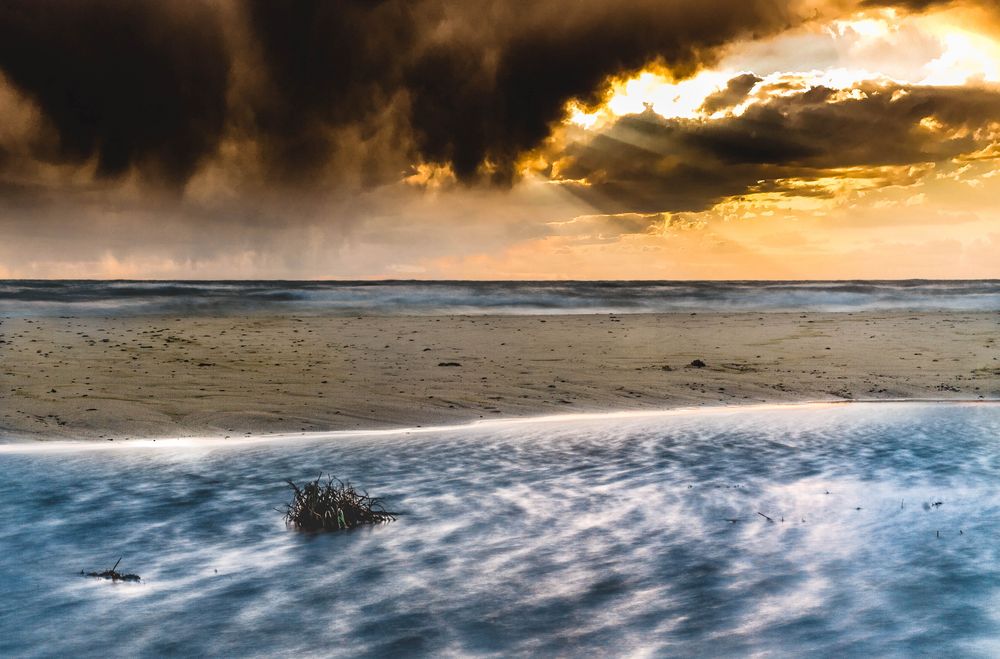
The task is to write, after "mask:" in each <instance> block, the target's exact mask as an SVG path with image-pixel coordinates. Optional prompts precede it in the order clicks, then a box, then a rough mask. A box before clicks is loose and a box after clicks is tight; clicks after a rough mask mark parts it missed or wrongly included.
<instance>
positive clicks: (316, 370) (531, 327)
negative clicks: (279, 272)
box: [0, 312, 1000, 440]
mask: <svg viewBox="0 0 1000 659" xmlns="http://www.w3.org/2000/svg"><path fill="white" fill-rule="evenodd" d="M998 337H1000V314H998V313H994V312H989V313H986V312H983V313H962V312H937V313H912V312H863V313H862V312H859V313H851V314H848V313H764V314H757V313H741V314H715V313H711V314H640V315H621V316H609V315H576V316H446V317H444V316H442V317H426V316H395V317H385V316H371V317H357V318H344V317H339V316H298V317H288V316H250V317H246V316H243V317H234V316H229V317H217V318H209V317H186V318H177V317H150V316H145V317H127V318H90V317H87V318H84V317H80V318H29V319H26V318H6V319H3V320H2V322H0V437H2V438H5V439H17V438H36V439H48V438H51V439H69V438H80V439H105V440H106V439H127V438H136V437H164V436H206V435H208V436H220V437H224V436H231V437H236V436H245V435H247V434H252V435H257V434H261V433H273V432H297V431H320V430H341V429H358V428H391V427H409V426H419V425H432V424H447V423H460V422H465V421H473V420H478V419H488V418H498V417H510V416H526V415H538V414H552V413H566V412H585V411H586V412H591V411H610V410H629V409H654V408H655V409H662V408H671V407H687V406H700V405H722V404H725V405H733V404H748V403H762V402H792V401H806V400H859V399H864V400H891V399H905V398H922V399H955V400H978V399H997V398H1000V350H998V345H997V338H998ZM694 360H701V361H702V362H704V364H705V366H704V367H701V368H698V367H695V366H691V363H692V362H693V361H694Z"/></svg>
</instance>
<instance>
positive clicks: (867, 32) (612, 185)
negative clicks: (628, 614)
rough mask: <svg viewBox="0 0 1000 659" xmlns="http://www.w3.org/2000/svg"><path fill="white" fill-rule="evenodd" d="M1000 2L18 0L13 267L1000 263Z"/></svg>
mask: <svg viewBox="0 0 1000 659" xmlns="http://www.w3.org/2000/svg"><path fill="white" fill-rule="evenodd" d="M998 164H1000V4H998V3H997V2H996V0H699V1H698V2H693V1H690V0H621V1H618V2H599V1H597V0H536V1H535V2H531V3H526V2H521V1H518V0H506V1H500V0H463V1H462V2H458V1H455V0H451V1H448V0H286V1H284V2H279V1H277V0H215V1H211V2H210V1H208V0H178V2H168V3H164V2H152V1H149V2H145V1H142V2H134V1H130V0H6V1H5V2H3V3H2V4H0V278H97V279H99V278H116V279H227V278H232V279H282V278H284V279H380V278H395V279H896V278H1000V257H998V254H1000V204H998V203H997V201H996V200H998V199H1000V169H998V167H997V165H998Z"/></svg>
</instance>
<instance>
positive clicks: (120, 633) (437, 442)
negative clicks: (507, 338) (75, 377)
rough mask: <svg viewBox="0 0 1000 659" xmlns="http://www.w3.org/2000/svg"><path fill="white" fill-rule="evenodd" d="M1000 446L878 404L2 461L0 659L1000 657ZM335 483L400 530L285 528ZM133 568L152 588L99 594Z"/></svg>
mask: <svg viewBox="0 0 1000 659" xmlns="http://www.w3.org/2000/svg"><path fill="white" fill-rule="evenodd" d="M998 438H1000V407H998V406H991V405H978V406H977V405H956V404H953V405H937V404H935V405H931V404H878V405H862V404H857V405H850V406H846V405H844V406H834V407H821V408H804V409H797V408H788V409H781V410H757V411H717V412H713V413H692V414H675V415H664V416H642V417H634V418H622V417H607V418H604V419H596V420H595V419H591V420H580V421H572V422H571V421H567V420H561V421H548V422H535V423H516V424H509V425H503V424H499V425H492V426H481V427H471V428H464V429H457V430H441V431H435V432H430V433H424V434H409V435H408V434H399V435H382V436H377V437H372V436H369V437H345V436H337V437H335V438H327V439H318V438H310V439H300V440H290V441H284V442H279V443H261V444H241V445H236V446H219V445H216V444H213V445H211V446H203V447H191V446H167V445H163V444H162V443H161V444H160V445H157V446H156V447H155V448H138V447H131V448H121V449H119V448H117V447H116V448H115V449H111V450H102V451H96V450H88V449H86V448H84V449H82V450H81V449H66V450H58V451H54V452H18V449H17V447H9V446H8V447H7V448H6V449H5V452H3V453H2V454H0V474H2V478H0V591H2V593H3V596H2V598H0V655H3V656H12V655H16V656H43V655H46V656H56V655H72V656H107V655H118V656H135V655H144V656H158V655H164V654H180V655H225V656H233V655H292V654H296V655H301V654H304V655H307V656H327V655H344V656H357V655H366V654H368V655H372V656H387V655H393V654H406V655H411V654H417V655H420V654H433V655H442V654H443V655H457V654H494V655H498V656H508V655H533V654H538V653H541V654H562V655H580V654H584V653H586V652H591V651H593V652H598V653H600V654H614V655H622V654H630V655H644V654H654V655H671V656H678V655H680V656H706V655H707V656H745V655H748V654H753V653H759V654H763V655H789V654H794V655H799V656H802V655H812V654H819V655H831V656H832V655H837V656H875V655H881V656H884V655H899V656H912V655H915V654H926V655H931V656H966V655H972V656H978V655H981V656H996V655H997V654H998V653H1000V606H998V605H1000V442H998ZM100 446H101V447H102V448H104V447H105V446H106V445H104V444H102V445H100ZM321 471H333V472H334V473H336V474H337V475H339V476H341V477H350V478H351V479H352V480H353V481H354V482H356V483H360V484H364V485H365V486H366V487H367V488H368V489H369V491H370V492H371V493H373V494H377V495H381V496H384V497H385V498H386V499H387V500H388V502H389V504H390V507H391V508H393V509H396V510H399V511H402V512H403V513H404V514H403V515H402V517H401V518H400V520H399V521H397V522H394V523H391V524H387V525H384V526H379V527H376V528H367V529H363V530H355V531H349V532H341V533H333V534H325V535H306V534H302V533H297V532H294V531H290V530H287V529H286V528H285V526H284V524H283V522H282V520H281V515H280V514H279V513H277V512H275V510H274V509H275V508H276V507H280V506H281V505H282V504H283V503H284V502H286V501H287V500H288V499H289V497H288V494H289V491H288V489H287V486H286V485H284V484H283V480H284V479H286V478H292V479H296V480H302V479H305V478H309V477H313V476H315V475H317V474H319V473H320V472H321ZM937 502H941V504H940V505H935V504H936V503H937ZM758 512H761V513H763V514H765V515H767V516H769V517H771V518H772V519H773V520H774V522H769V521H767V520H766V519H764V517H762V516H760V515H758V514H757V513H758ZM730 520H735V521H730ZM122 554H124V555H125V558H124V560H123V561H122V564H121V566H120V567H119V569H120V570H121V569H124V570H126V571H130V572H138V573H139V574H140V575H141V576H142V577H143V581H142V583H140V584H111V583H108V582H103V581H100V580H96V579H91V578H86V577H82V576H79V571H80V570H88V571H89V570H95V569H104V568H106V567H110V565H111V564H112V563H114V561H115V560H117V558H118V557H119V555H122Z"/></svg>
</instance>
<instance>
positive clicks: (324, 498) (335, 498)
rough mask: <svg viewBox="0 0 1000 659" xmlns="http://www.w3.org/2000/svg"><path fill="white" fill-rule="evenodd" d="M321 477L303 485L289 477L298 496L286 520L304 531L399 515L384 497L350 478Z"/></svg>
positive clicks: (376, 521)
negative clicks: (345, 480)
mask: <svg viewBox="0 0 1000 659" xmlns="http://www.w3.org/2000/svg"><path fill="white" fill-rule="evenodd" d="M321 478H322V477H320V478H317V479H316V480H314V481H310V482H308V483H306V484H305V485H303V486H302V487H299V486H298V485H296V484H295V483H293V482H292V481H287V483H288V485H289V486H291V488H292V490H294V491H295V496H294V497H293V498H292V502H291V503H289V504H287V510H286V511H285V521H286V522H288V523H289V524H291V525H292V526H294V527H295V528H297V529H300V530H302V531H337V530H341V529H352V528H354V527H356V526H360V525H362V524H382V523H384V522H391V521H393V520H395V519H396V513H393V512H389V511H387V510H386V509H385V507H384V506H383V505H382V501H381V500H380V499H378V498H375V497H370V496H368V493H367V492H365V491H364V490H361V491H358V490H357V489H356V488H355V487H354V486H353V485H351V483H350V482H347V483H344V482H343V481H341V480H339V479H337V478H333V477H330V478H328V479H327V480H326V482H322V481H321Z"/></svg>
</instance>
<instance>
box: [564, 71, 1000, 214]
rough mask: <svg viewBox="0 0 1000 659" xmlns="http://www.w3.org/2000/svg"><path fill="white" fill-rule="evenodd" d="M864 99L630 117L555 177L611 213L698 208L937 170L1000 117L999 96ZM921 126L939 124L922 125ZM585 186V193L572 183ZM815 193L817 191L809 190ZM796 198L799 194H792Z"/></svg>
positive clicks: (949, 93) (795, 100)
mask: <svg viewBox="0 0 1000 659" xmlns="http://www.w3.org/2000/svg"><path fill="white" fill-rule="evenodd" d="M862 89H863V91H864V92H865V96H864V97H863V98H860V99H853V98H848V99H838V98H837V97H835V96H834V94H835V92H834V91H833V90H830V89H827V88H824V87H816V88H813V89H810V90H808V91H806V92H803V93H800V94H795V95H791V96H784V97H777V98H772V99H770V100H768V101H766V102H762V103H758V104H755V105H752V106H750V108H748V109H747V111H746V112H745V113H744V114H742V115H741V116H739V117H727V118H723V119H719V120H714V121H698V120H686V119H664V118H662V117H660V116H658V115H656V114H654V113H652V112H651V111H647V112H645V113H643V114H640V115H631V116H626V117H623V118H621V119H620V120H618V121H617V122H616V123H615V124H614V125H613V126H611V127H610V128H609V129H607V130H606V131H605V132H603V133H601V134H599V135H598V136H596V137H595V138H593V139H592V140H590V141H589V142H586V143H577V144H572V145H570V146H569V147H567V149H566V151H565V152H564V153H561V154H556V156H555V158H556V159H558V158H564V159H565V160H564V162H563V164H562V165H561V166H560V168H559V169H558V172H557V176H558V177H560V178H563V179H564V180H566V181H567V183H566V184H565V185H566V187H567V188H568V189H571V190H573V191H574V192H576V193H577V194H579V195H580V196H582V197H583V198H584V199H586V200H587V201H588V202H590V203H591V204H593V205H594V206H595V207H596V208H599V209H601V210H602V211H604V212H627V211H631V212H644V213H653V212H661V211H697V210H704V209H706V208H708V207H710V206H711V205H713V204H714V203H716V202H718V201H720V200H722V199H724V198H726V197H730V196H735V195H739V194H743V193H746V192H749V191H752V190H778V191H780V188H781V186H777V187H776V186H775V185H774V181H776V180H783V179H803V180H804V181H808V180H809V179H815V178H819V177H824V176H840V175H841V174H839V173H838V170H843V169H845V168H860V170H859V171H857V172H854V173H852V176H859V177H860V176H866V174H865V170H875V169H876V168H883V167H893V166H906V165H915V164H921V163H930V162H942V161H945V160H948V159H950V158H953V157H956V156H958V155H960V154H963V153H969V152H971V151H974V150H977V149H979V148H982V147H984V146H986V143H981V142H980V141H978V140H977V138H976V137H975V135H976V132H975V131H976V129H977V128H979V127H981V126H983V125H986V124H988V123H989V122H995V121H998V120H1000V92H997V91H992V90H988V89H975V88H957V87H955V88H942V87H912V88H907V89H905V90H904V89H902V88H897V87H888V88H880V87H875V86H873V85H872V86H863V88H862ZM924 119H928V120H931V119H932V120H933V122H936V123H937V124H940V128H937V129H936V128H934V124H933V123H931V124H930V125H921V121H922V120H924ZM574 180H585V181H586V183H587V184H581V183H574V182H572V181H574ZM803 192H805V193H806V194H809V195H818V194H822V190H821V189H819V188H812V189H810V188H809V187H808V186H807V187H806V188H803ZM796 194H798V189H796Z"/></svg>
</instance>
